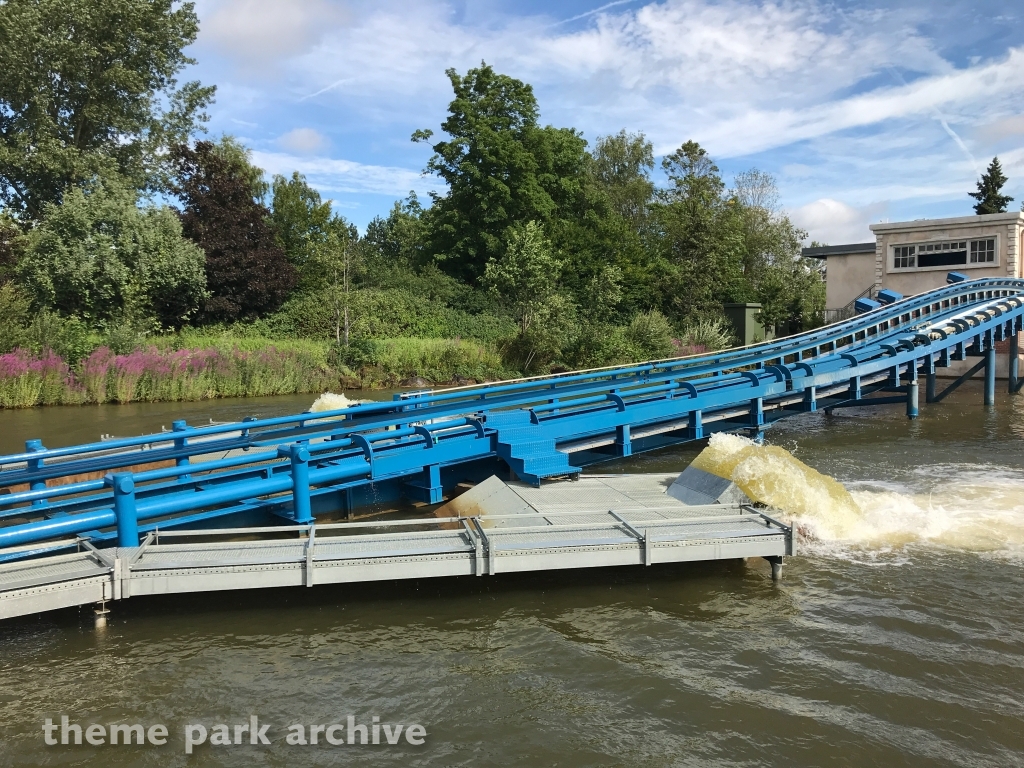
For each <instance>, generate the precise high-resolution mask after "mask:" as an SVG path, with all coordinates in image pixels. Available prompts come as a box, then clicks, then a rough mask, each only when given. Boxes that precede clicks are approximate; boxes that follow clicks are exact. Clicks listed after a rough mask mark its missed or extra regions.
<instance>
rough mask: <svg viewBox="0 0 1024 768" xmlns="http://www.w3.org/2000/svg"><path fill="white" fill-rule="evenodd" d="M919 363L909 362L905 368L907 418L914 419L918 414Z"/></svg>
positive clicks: (915, 361) (916, 361)
mask: <svg viewBox="0 0 1024 768" xmlns="http://www.w3.org/2000/svg"><path fill="white" fill-rule="evenodd" d="M919 364H920V361H918V360H911V361H910V364H909V365H908V366H907V418H908V419H916V418H917V413H918V387H917V369H918V367H919Z"/></svg>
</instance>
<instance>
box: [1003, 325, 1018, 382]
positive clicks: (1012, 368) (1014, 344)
mask: <svg viewBox="0 0 1024 768" xmlns="http://www.w3.org/2000/svg"><path fill="white" fill-rule="evenodd" d="M1012 330H1013V332H1012V333H1011V334H1010V350H1009V355H1008V363H1009V365H1008V370H1007V375H1006V378H1007V387H1008V389H1009V392H1010V394H1011V395H1014V394H1016V393H1017V392H1019V391H1020V336H1018V334H1017V330H1016V323H1014V327H1013V329H1012Z"/></svg>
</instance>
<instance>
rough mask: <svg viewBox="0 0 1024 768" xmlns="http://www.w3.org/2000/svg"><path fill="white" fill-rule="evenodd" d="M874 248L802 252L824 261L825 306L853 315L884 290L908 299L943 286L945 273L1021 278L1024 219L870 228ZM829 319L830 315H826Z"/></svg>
mask: <svg viewBox="0 0 1024 768" xmlns="http://www.w3.org/2000/svg"><path fill="white" fill-rule="evenodd" d="M871 231H872V232H873V233H874V235H875V240H874V242H873V243H872V242H868V243H855V244H852V245H834V246H826V247H822V248H805V249H804V250H803V254H804V256H809V257H812V258H819V259H825V264H826V276H825V306H826V308H827V309H829V310H844V311H845V312H849V311H851V310H852V305H853V302H854V301H855V300H856V299H857V298H859V297H861V296H869V295H874V294H876V293H878V291H880V290H881V289H883V288H888V289H889V290H893V291H896V292H897V293H901V294H903V295H904V296H911V295H913V294H915V293H921V292H922V291H927V290H929V289H931V288H938V287H940V286H943V285H945V284H946V273H947V272H951V271H956V272H963V273H964V274H965V275H967V277H968V278H969V279H973V278H976V277H999V276H1009V277H1022V276H1024V275H1022V272H1021V252H1022V250H1024V213H1022V212H1020V211H1017V212H1014V213H994V214H989V215H985V216H962V217H958V218H954V219H920V220H918V221H899V222H893V223H885V224H872V225H871ZM830 314H831V313H830Z"/></svg>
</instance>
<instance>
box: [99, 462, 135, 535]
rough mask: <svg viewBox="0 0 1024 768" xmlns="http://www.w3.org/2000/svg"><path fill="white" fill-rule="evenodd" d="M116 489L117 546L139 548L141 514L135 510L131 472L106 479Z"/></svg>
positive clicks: (120, 473) (133, 482)
mask: <svg viewBox="0 0 1024 768" xmlns="http://www.w3.org/2000/svg"><path fill="white" fill-rule="evenodd" d="M104 481H105V482H106V483H107V485H109V486H112V487H113V489H114V516H115V517H116V518H117V546H119V547H137V546H139V514H138V511H137V510H136V508H135V480H134V479H133V478H132V473H131V472H117V473H115V474H113V475H107V476H106V477H105V478H104Z"/></svg>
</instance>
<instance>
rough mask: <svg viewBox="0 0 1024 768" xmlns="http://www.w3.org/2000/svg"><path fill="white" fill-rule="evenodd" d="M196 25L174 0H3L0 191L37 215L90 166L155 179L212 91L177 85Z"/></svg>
mask: <svg viewBox="0 0 1024 768" xmlns="http://www.w3.org/2000/svg"><path fill="white" fill-rule="evenodd" d="M176 5H177V7H175V6H176ZM197 30H198V19H197V17H196V13H195V9H194V7H193V4H192V3H181V4H180V5H179V4H178V3H176V2H175V0H6V1H5V2H3V3H0V72H2V73H3V76H2V77H0V200H2V202H3V203H4V204H6V205H7V206H9V207H11V208H12V209H14V210H16V211H17V212H18V213H19V214H20V215H22V216H27V217H28V218H31V219H35V218H38V217H39V216H40V215H42V212H43V206H44V205H45V204H46V203H59V202H60V200H61V196H62V195H63V194H64V192H65V190H66V189H68V188H69V187H73V186H77V185H82V184H83V183H85V182H87V181H89V180H90V179H93V178H94V177H96V176H97V175H101V176H111V175H121V176H124V177H125V178H127V179H129V180H130V181H129V183H130V184H131V185H135V186H138V187H140V188H141V187H147V186H148V187H160V186H161V181H162V179H164V174H163V170H164V159H165V157H166V152H165V150H166V148H167V147H168V146H169V145H170V144H173V143H176V142H180V141H183V140H185V139H186V138H187V137H188V136H189V135H190V134H191V133H192V132H193V131H194V130H195V129H196V127H197V125H199V124H201V123H202V122H203V121H205V120H206V115H205V114H204V112H203V110H204V109H205V107H206V106H207V105H208V104H209V103H210V101H211V100H212V98H213V93H214V89H213V88H212V87H210V88H204V87H203V86H201V85H200V84H199V83H198V82H196V81H192V82H188V83H186V84H184V85H183V86H182V87H180V88H178V87H177V86H178V83H177V80H176V75H177V74H178V73H179V72H181V70H182V69H183V68H184V67H185V66H187V65H189V64H194V63H195V62H194V60H193V59H191V58H189V57H188V56H186V55H185V54H184V49H185V48H186V47H187V46H189V45H191V44H192V43H193V42H194V41H195V39H196V33H197Z"/></svg>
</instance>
